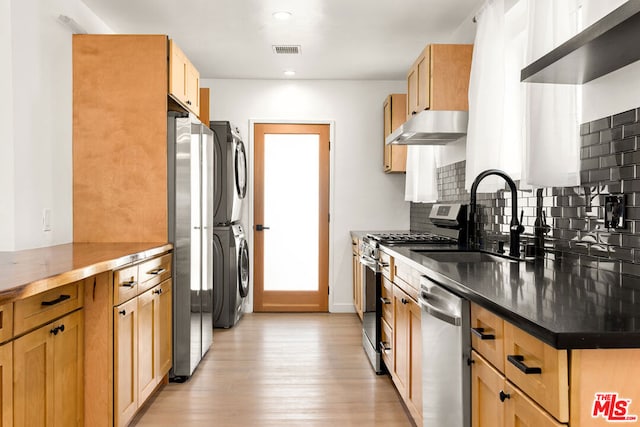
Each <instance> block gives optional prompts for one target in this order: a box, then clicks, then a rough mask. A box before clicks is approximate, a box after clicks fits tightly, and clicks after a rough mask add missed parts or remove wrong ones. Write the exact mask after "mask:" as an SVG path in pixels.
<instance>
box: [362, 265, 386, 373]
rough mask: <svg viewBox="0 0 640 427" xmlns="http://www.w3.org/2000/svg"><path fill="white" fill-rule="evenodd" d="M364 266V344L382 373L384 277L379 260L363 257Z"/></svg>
mask: <svg viewBox="0 0 640 427" xmlns="http://www.w3.org/2000/svg"><path fill="white" fill-rule="evenodd" d="M360 264H361V266H362V288H363V289H362V328H363V331H362V332H363V333H362V345H363V347H364V349H365V352H366V353H367V356H368V357H369V361H370V362H371V365H372V366H373V368H374V370H375V371H376V373H382V372H383V370H382V363H381V360H380V349H379V348H378V343H379V342H380V341H381V338H382V336H381V331H380V318H381V316H382V304H381V302H380V297H381V292H382V291H381V289H382V288H381V287H382V278H381V274H380V270H379V266H378V262H377V261H376V260H374V259H371V258H368V257H361V258H360Z"/></svg>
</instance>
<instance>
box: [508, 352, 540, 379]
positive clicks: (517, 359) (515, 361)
mask: <svg viewBox="0 0 640 427" xmlns="http://www.w3.org/2000/svg"><path fill="white" fill-rule="evenodd" d="M507 360H508V361H509V362H511V364H512V365H513V366H515V367H516V368H518V369H520V370H521V371H522V372H524V373H525V374H527V375H529V374H541V373H542V369H541V368H537V367H531V366H527V365H525V364H524V363H523V360H524V356H520V355H517V354H516V355H513V354H510V355H508V356H507Z"/></svg>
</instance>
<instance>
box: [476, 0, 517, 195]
mask: <svg viewBox="0 0 640 427" xmlns="http://www.w3.org/2000/svg"><path fill="white" fill-rule="evenodd" d="M476 18H477V29H476V38H475V42H474V48H473V59H472V62H471V77H470V81H469V125H468V130H467V153H466V176H465V179H466V182H465V187H466V188H467V189H470V188H471V184H472V183H473V180H474V179H475V177H476V176H477V175H478V174H479V173H480V172H482V171H484V170H486V169H501V170H503V171H505V172H507V173H508V174H509V175H511V177H512V178H514V179H518V178H519V174H520V158H521V155H520V152H521V151H520V147H521V144H520V141H519V140H518V141H514V140H513V133H514V132H515V133H518V134H519V133H520V132H521V126H520V121H521V114H520V111H521V108H520V106H519V105H518V106H517V108H516V106H514V104H518V103H519V102H521V98H520V97H519V96H514V95H515V94H514V93H513V91H514V82H517V80H516V77H515V76H514V75H513V72H512V71H513V69H514V67H518V66H519V61H517V60H515V59H514V58H512V55H511V52H512V50H513V49H512V46H511V44H512V42H513V37H509V34H508V33H509V29H510V27H508V26H507V25H506V19H505V6H504V0H488V1H487V2H485V4H484V5H483V7H482V8H481V10H480V11H479V12H478V13H477V14H476ZM514 28H517V26H515V27H514ZM518 31H521V28H520V29H518ZM518 76H519V74H518ZM518 90H519V88H518V86H517V85H515V91H516V92H517V91H518ZM504 185H505V183H504V181H502V179H501V178H498V177H488V178H486V179H485V180H483V182H482V185H481V187H480V191H485V192H488V191H496V190H497V189H499V188H504Z"/></svg>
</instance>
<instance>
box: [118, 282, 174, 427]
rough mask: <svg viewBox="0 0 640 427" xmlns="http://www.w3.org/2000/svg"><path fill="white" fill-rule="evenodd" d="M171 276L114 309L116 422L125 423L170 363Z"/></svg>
mask: <svg viewBox="0 0 640 427" xmlns="http://www.w3.org/2000/svg"><path fill="white" fill-rule="evenodd" d="M171 289H172V283H171V279H169V280H166V281H164V282H162V283H160V284H159V285H156V286H155V287H153V288H151V289H149V290H147V291H146V292H144V293H142V294H140V295H138V296H137V297H135V298H133V299H131V300H129V301H127V302H125V303H123V304H120V305H118V306H116V307H114V309H113V318H114V381H115V384H114V405H115V408H114V411H115V416H114V419H115V425H116V426H126V425H127V424H128V423H129V421H131V419H132V418H133V416H134V415H135V413H136V411H137V410H138V408H139V407H140V406H141V405H142V404H143V403H144V402H145V401H146V399H147V398H148V397H149V396H150V395H151V393H153V391H154V390H155V389H156V387H157V386H158V385H159V384H160V382H161V381H162V379H163V378H164V377H165V375H167V373H168V372H169V369H170V368H171V364H172V347H171V346H172V335H171V331H172V327H171V325H172V316H171V294H172V292H171Z"/></svg>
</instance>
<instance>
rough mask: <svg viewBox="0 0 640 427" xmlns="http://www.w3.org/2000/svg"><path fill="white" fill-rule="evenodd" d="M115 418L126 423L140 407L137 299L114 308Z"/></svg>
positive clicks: (118, 422) (119, 422)
mask: <svg viewBox="0 0 640 427" xmlns="http://www.w3.org/2000/svg"><path fill="white" fill-rule="evenodd" d="M113 310H114V313H113V322H114V328H113V334H114V336H113V347H114V348H113V352H114V357H113V359H114V367H113V378H114V385H113V389H114V396H113V401H114V406H115V408H114V413H115V416H114V421H115V424H116V426H124V425H126V424H127V423H128V422H129V420H130V419H131V417H133V415H134V414H135V412H136V410H137V408H138V357H137V355H138V351H137V342H138V311H137V310H138V301H137V298H134V299H132V300H130V301H128V302H126V303H124V304H121V305H119V306H117V307H114V308H113Z"/></svg>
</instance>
